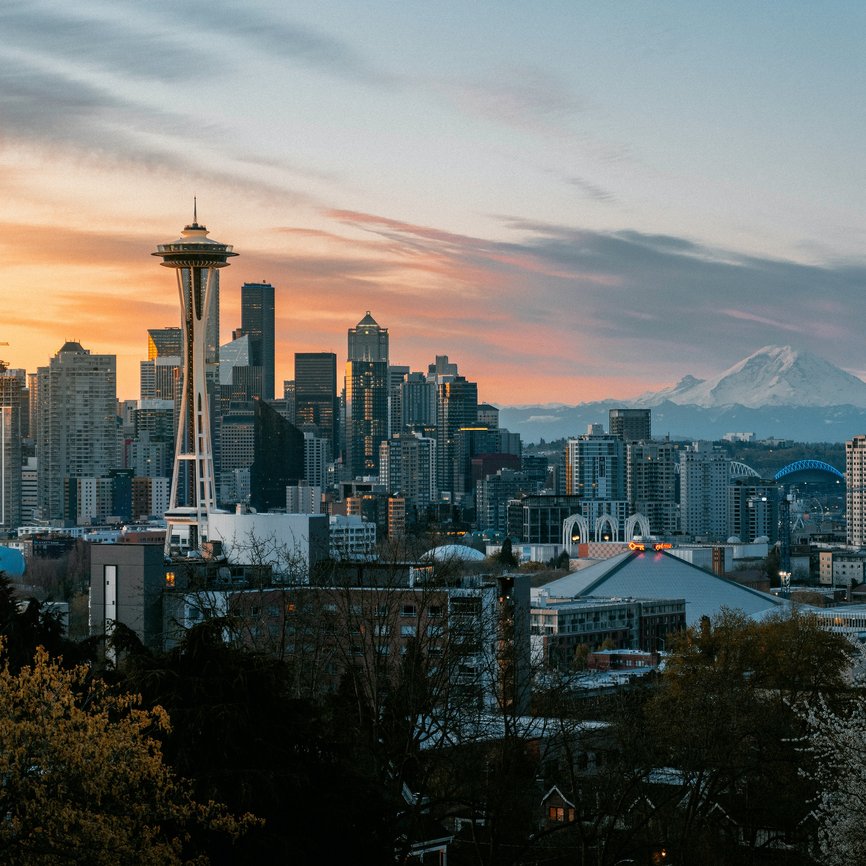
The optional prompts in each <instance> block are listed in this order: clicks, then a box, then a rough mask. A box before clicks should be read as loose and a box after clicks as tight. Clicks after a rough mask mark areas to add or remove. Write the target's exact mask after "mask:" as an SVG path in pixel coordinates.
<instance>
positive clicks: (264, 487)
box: [250, 400, 304, 511]
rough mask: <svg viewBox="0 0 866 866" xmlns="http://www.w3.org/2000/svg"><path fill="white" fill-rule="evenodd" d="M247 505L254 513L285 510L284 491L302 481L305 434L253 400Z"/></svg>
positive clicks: (270, 409)
mask: <svg viewBox="0 0 866 866" xmlns="http://www.w3.org/2000/svg"><path fill="white" fill-rule="evenodd" d="M253 415H254V422H253V455H254V456H253V465H252V467H251V468H250V505H252V506H253V508H255V509H256V510H257V511H269V510H270V509H272V508H285V507H286V487H288V486H289V485H292V484H297V483H298V482H299V481H300V480H301V479H302V478H303V477H304V434H303V433H301V431H300V430H298V428H297V427H295V425H294V424H292V423H291V421H286V419H285V418H283V417H282V415H280V413H279V412H277V411H276V410H275V409H272V408H271V407H270V406H269V405H268V404H267V403H265V401H264V400H253Z"/></svg>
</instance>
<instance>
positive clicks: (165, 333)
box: [147, 327, 183, 361]
mask: <svg viewBox="0 0 866 866" xmlns="http://www.w3.org/2000/svg"><path fill="white" fill-rule="evenodd" d="M182 351H183V332H182V331H181V329H180V328H173V327H172V328H148V329H147V360H148V361H153V360H154V359H155V358H165V357H172V358H179V357H180V354H181V352H182Z"/></svg>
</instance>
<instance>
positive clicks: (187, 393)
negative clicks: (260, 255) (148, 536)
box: [151, 197, 237, 555]
mask: <svg viewBox="0 0 866 866" xmlns="http://www.w3.org/2000/svg"><path fill="white" fill-rule="evenodd" d="M192 207H193V222H192V225H188V226H185V227H184V229H183V231H181V236H180V237H179V238H178V239H177V240H175V241H172V242H171V243H167V244H159V245H158V246H157V248H156V252H154V253H151V255H154V256H158V257H159V258H161V259H162V266H163V267H166V268H173V269H174V271H175V273H176V274H177V287H178V293H179V295H180V308H181V319H182V322H181V323H182V325H183V328H182V332H183V355H182V357H181V398H180V411H179V413H178V424H177V437H176V439H175V452H174V468H173V469H172V476H171V492H170V494H169V504H168V511H166V513H165V522H166V531H165V553H166V555H170V554H171V553H172V552H173V551H176V550H178V549H179V548H180V547H182V546H183V545H184V541H185V539H184V538H183V536H184V532H183V531H182V529H181V527H188V539H189V549H190V550H198V549H200V547H201V544H202V542H203V541H206V540H207V538H208V534H207V518H208V514H210V513H211V512H213V511H216V484H215V480H214V465H213V444H212V442H211V424H210V399H209V394H208V387H207V334H208V321H209V318H210V315H211V308H212V307H213V301H214V298H215V296H216V292H217V291H218V289H217V284H218V283H217V279H218V278H217V270H218V269H219V268H224V267H226V266H227V265H228V263H229V262H228V259H229V258H230V257H232V256H236V255H237V253H235V252H233V251H232V247H231V246H230V245H229V244H222V243H220V242H219V241H215V240H214V239H213V238H209V237H208V236H207V228H206V227H205V226H200V225H199V224H198V202H197V201H196V198H195V197H193V205H192Z"/></svg>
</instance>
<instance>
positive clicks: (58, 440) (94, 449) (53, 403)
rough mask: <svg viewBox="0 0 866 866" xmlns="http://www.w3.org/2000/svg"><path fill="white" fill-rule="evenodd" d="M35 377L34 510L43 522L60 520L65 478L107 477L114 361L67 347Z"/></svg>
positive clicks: (111, 457)
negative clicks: (36, 507)
mask: <svg viewBox="0 0 866 866" xmlns="http://www.w3.org/2000/svg"><path fill="white" fill-rule="evenodd" d="M37 374H38V393H39V408H38V413H37V428H38V432H37V450H36V456H37V462H38V466H39V506H40V509H41V513H42V517H43V518H48V519H56V518H62V517H63V516H64V497H63V491H64V481H65V479H67V478H78V477H100V476H106V475H108V473H109V471H110V470H111V469H112V468H114V466H115V462H116V454H117V415H116V411H117V408H116V407H117V389H116V358H115V356H114V355H92V354H91V353H90V352H89V351H88V350H87V349H85V348H84V347H83V346H82V345H81V344H80V343H76V342H68V343H64V344H63V346H61V347H60V349H59V351H58V352H57V354H56V355H55V356H54V357H53V358H52V359H51V360H50V361H49V364H48V366H47V367H40V368H39V369H38V371H37Z"/></svg>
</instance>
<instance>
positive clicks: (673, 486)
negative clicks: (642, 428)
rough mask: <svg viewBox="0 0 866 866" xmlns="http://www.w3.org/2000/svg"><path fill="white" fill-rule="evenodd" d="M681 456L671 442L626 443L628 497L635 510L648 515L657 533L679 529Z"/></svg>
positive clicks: (652, 530) (653, 529)
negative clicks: (678, 463) (678, 480)
mask: <svg viewBox="0 0 866 866" xmlns="http://www.w3.org/2000/svg"><path fill="white" fill-rule="evenodd" d="M678 459H679V458H678V453H677V449H676V447H675V446H674V444H673V443H671V442H629V443H628V444H627V445H626V498H627V499H628V502H629V505H630V506H631V510H632V512H639V513H641V514H644V515H645V516H646V518H647V519H648V520H649V524H650V531H651V532H652V533H653V534H655V535H669V534H671V533H673V532H676V531H677V530H678V529H679V506H678V505H677V472H676V469H677V462H678Z"/></svg>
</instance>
